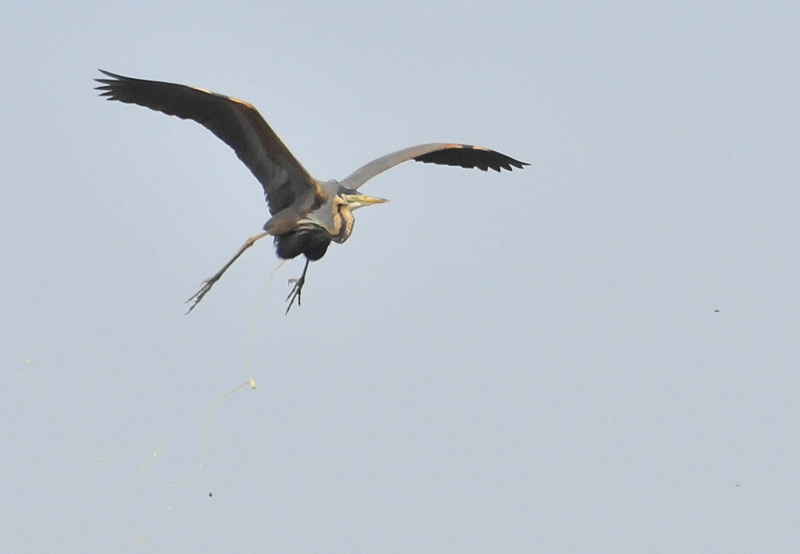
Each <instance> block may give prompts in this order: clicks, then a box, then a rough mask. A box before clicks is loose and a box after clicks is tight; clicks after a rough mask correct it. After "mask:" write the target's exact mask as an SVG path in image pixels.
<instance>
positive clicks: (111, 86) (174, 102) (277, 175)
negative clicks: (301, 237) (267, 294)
mask: <svg viewBox="0 0 800 554" xmlns="http://www.w3.org/2000/svg"><path fill="white" fill-rule="evenodd" d="M100 71H101V72H102V73H103V74H104V75H106V76H108V77H109V78H108V79H96V80H97V82H98V83H100V86H99V87H97V90H100V91H101V94H100V96H104V97H106V98H107V99H108V100H117V101H119V102H125V103H127V104H138V105H139V106H144V107H146V108H150V109H151V110H156V111H159V112H163V113H165V114H167V115H174V116H177V117H180V118H181V119H191V120H193V121H196V122H197V123H199V124H200V125H202V126H203V127H205V128H206V129H208V130H209V131H211V132H212V133H214V134H215V135H216V136H217V137H219V138H220V139H221V140H222V141H223V142H224V143H225V144H227V145H228V146H230V147H231V148H233V151H234V152H236V155H237V156H238V157H239V159H240V160H242V162H244V165H246V166H247V168H248V169H249V170H250V171H251V172H252V173H253V175H255V177H256V179H258V181H259V182H260V183H261V186H262V187H263V188H264V196H265V197H266V200H267V204H268V205H269V211H270V213H271V214H273V215H274V214H276V213H278V212H279V211H281V210H282V209H284V208H287V207H289V206H291V205H293V204H295V203H298V204H309V205H310V204H314V205H316V204H322V203H324V202H325V194H324V192H323V191H322V189H321V187H320V185H319V184H318V183H317V181H316V180H314V178H312V177H311V175H309V174H308V172H307V171H306V170H305V168H303V166H302V165H300V162H298V161H297V160H296V159H295V157H294V156H293V155H292V153H291V152H290V151H289V149H288V148H287V147H286V145H285V144H283V142H281V140H280V139H279V138H278V135H276V134H275V132H274V131H273V130H272V128H271V127H270V126H269V125H268V124H267V122H266V121H265V120H264V118H263V117H261V114H259V113H258V110H256V108H255V107H254V106H252V105H251V104H248V103H247V102H244V101H242V100H238V99H236V98H231V97H228V96H223V95H222V94H217V93H214V92H211V91H208V90H203V89H200V88H194V87H188V86H185V85H178V84H175V83H164V82H161V81H146V80H144V79H134V78H132V77H124V76H122V75H116V74H114V73H110V72H108V71H103V70H102V69H101V70H100ZM312 195H313V197H314V199H313V200H311V202H306V201H307V200H309V197H311V196H312Z"/></svg>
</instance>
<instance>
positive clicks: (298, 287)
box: [286, 271, 306, 314]
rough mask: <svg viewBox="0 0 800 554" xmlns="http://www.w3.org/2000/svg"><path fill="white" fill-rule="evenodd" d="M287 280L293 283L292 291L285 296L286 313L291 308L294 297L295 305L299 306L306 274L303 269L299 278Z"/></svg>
mask: <svg viewBox="0 0 800 554" xmlns="http://www.w3.org/2000/svg"><path fill="white" fill-rule="evenodd" d="M289 282H290V283H292V284H294V287H292V292H290V293H289V296H287V297H286V301H287V302H289V305H288V306H287V307H286V313H287V314H288V313H289V310H291V309H292V305H293V304H294V301H295V299H296V300H297V306H298V307H299V306H300V300H301V298H300V295H301V293H302V292H303V285H305V284H306V274H305V271H304V272H303V275H301V276H300V278H299V279H289Z"/></svg>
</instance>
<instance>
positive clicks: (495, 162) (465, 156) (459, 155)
mask: <svg viewBox="0 0 800 554" xmlns="http://www.w3.org/2000/svg"><path fill="white" fill-rule="evenodd" d="M408 160H414V161H417V162H424V163H433V164H440V165H454V166H458V167H465V168H468V169H472V168H478V169H480V170H482V171H487V170H489V169H493V170H495V171H497V172H500V170H502V169H505V170H507V171H511V170H512V169H513V168H515V167H516V168H518V169H522V168H523V167H525V166H526V165H530V164H527V163H525V162H521V161H519V160H515V159H514V158H511V157H509V156H506V155H505V154H501V153H500V152H496V151H494V150H490V149H489V148H484V147H483V146H472V145H469V144H450V143H434V144H420V145H418V146H412V147H410V148H405V149H403V150H398V151H397V152H392V153H391V154H386V155H385V156H381V157H380V158H378V159H376V160H372V161H371V162H369V163H368V164H367V165H365V166H364V167H361V168H359V169H357V170H356V171H354V172H353V173H352V174H351V175H350V176H349V177H347V178H346V179H345V180H344V181H342V182H341V183H340V184H341V185H342V186H343V187H345V188H349V189H353V190H357V189H358V187H360V186H361V185H363V184H364V183H366V182H367V181H369V180H370V179H372V178H373V177H375V176H376V175H378V174H380V173H383V172H384V171H386V170H387V169H391V168H393V167H394V166H396V165H398V164H401V163H403V162H407V161H408Z"/></svg>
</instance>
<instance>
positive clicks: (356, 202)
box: [347, 194, 388, 210]
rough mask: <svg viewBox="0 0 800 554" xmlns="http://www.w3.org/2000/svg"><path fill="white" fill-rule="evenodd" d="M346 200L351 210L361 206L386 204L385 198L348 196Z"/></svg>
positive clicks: (362, 195) (363, 195)
mask: <svg viewBox="0 0 800 554" xmlns="http://www.w3.org/2000/svg"><path fill="white" fill-rule="evenodd" d="M347 200H348V202H347V203H348V204H349V205H350V209H351V210H354V209H356V208H361V207H363V206H371V205H372V204H383V203H384V202H388V200H386V199H385V198H375V197H374V196H367V195H365V194H348V195H347Z"/></svg>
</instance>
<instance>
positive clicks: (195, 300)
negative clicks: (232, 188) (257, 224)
mask: <svg viewBox="0 0 800 554" xmlns="http://www.w3.org/2000/svg"><path fill="white" fill-rule="evenodd" d="M267 235H269V233H267V232H266V231H264V232H263V233H259V234H257V235H256V236H254V237H250V238H249V239H247V240H246V241H245V243H244V244H243V245H242V247H241V248H240V249H239V251H238V252H237V253H236V254H235V255H234V256H233V258H231V259H230V261H229V262H228V263H226V264H225V265H224V266H222V269H220V270H219V271H217V272H216V273H215V274H214V276H213V277H210V278H208V279H206V280H205V281H203V286H202V287H200V290H199V291H197V292H196V293H194V295H193V296H192V297H191V298H189V300H187V301H186V302H191V303H192V305H191V306H190V307H189V311H188V312H186V313H187V314H188V313H189V312H191V311H192V310H194V307H195V306H197V305H198V304H199V303H200V301H201V300H202V299H203V297H204V296H205V295H206V294H208V291H210V290H211V287H213V286H214V283H216V282H217V281H219V279H220V277H222V274H223V273H225V272H226V271H227V270H228V268H229V267H230V266H231V265H233V262H235V261H236V260H238V259H239V256H241V255H242V254H244V251H245V250H247V249H248V248H250V247H251V246H253V245H254V244H255V243H256V241H257V240H259V239H263V238H264V237H266V236H267Z"/></svg>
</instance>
